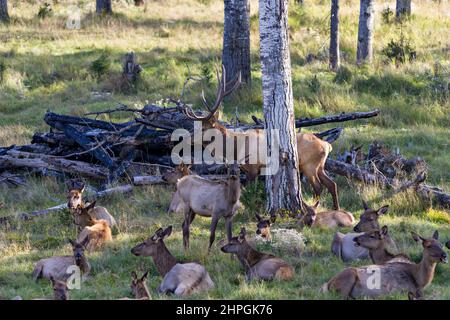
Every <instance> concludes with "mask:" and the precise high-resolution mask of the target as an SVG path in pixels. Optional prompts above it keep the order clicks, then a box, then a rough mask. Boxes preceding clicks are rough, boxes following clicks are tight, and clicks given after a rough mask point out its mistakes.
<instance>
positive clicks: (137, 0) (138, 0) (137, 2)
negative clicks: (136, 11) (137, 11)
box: [134, 0, 144, 7]
mask: <svg viewBox="0 0 450 320" xmlns="http://www.w3.org/2000/svg"><path fill="white" fill-rule="evenodd" d="M143 4H144V0H134V5H135V6H136V7H139V6H142V5H143Z"/></svg>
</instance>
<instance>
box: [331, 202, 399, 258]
mask: <svg viewBox="0 0 450 320" xmlns="http://www.w3.org/2000/svg"><path fill="white" fill-rule="evenodd" d="M363 207H364V212H363V213H362V214H361V216H360V221H359V222H358V223H357V224H356V226H355V227H354V228H353V230H354V231H355V232H350V233H347V234H344V233H342V232H336V233H335V235H334V238H333V241H332V243H331V252H333V253H334V254H335V255H336V256H338V257H340V258H341V259H342V260H343V261H344V262H349V261H352V260H357V259H368V258H369V251H368V250H367V249H366V248H363V247H357V246H355V242H354V241H353V239H354V238H355V237H357V236H360V235H362V234H363V233H364V232H367V231H371V230H379V229H380V225H379V223H378V219H379V217H380V216H382V215H383V214H385V213H386V212H387V211H388V209H389V206H388V205H386V206H382V207H381V208H379V209H376V210H374V209H371V208H369V206H368V205H367V203H366V202H365V201H363ZM386 240H387V241H390V243H391V244H394V243H393V242H392V240H391V239H390V237H389V236H387V237H386ZM394 245H395V244H394Z"/></svg>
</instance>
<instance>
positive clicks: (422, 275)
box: [413, 254, 437, 289]
mask: <svg viewBox="0 0 450 320" xmlns="http://www.w3.org/2000/svg"><path fill="white" fill-rule="evenodd" d="M436 264H437V263H436V262H433V261H431V259H430V257H428V256H427V255H425V254H424V255H423V257H422V260H421V261H420V262H419V263H418V264H416V265H414V267H415V268H414V269H413V276H414V278H415V279H416V283H417V285H418V286H419V287H420V288H421V289H422V288H425V287H426V286H427V285H429V284H430V283H431V281H433V277H434V269H435V268H436Z"/></svg>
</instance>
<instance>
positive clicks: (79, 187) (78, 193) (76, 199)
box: [67, 183, 84, 209]
mask: <svg viewBox="0 0 450 320" xmlns="http://www.w3.org/2000/svg"><path fill="white" fill-rule="evenodd" d="M83 192H84V184H83V183H71V184H70V185H69V193H68V195H67V207H68V208H69V209H78V208H81V207H82V206H83Z"/></svg>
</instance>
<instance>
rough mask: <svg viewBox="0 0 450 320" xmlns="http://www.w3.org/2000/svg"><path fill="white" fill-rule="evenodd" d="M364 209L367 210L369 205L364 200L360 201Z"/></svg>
mask: <svg viewBox="0 0 450 320" xmlns="http://www.w3.org/2000/svg"><path fill="white" fill-rule="evenodd" d="M362 203H363V208H364V210H369V206H368V205H367V202H365V201H364V200H363V201H362Z"/></svg>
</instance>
